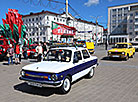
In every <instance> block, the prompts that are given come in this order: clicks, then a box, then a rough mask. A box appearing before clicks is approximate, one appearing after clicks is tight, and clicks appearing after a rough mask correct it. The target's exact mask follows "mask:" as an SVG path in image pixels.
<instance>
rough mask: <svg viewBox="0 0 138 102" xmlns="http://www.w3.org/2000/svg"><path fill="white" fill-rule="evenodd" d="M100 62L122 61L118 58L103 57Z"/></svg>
mask: <svg viewBox="0 0 138 102" xmlns="http://www.w3.org/2000/svg"><path fill="white" fill-rule="evenodd" d="M101 60H105V61H124V60H123V59H119V58H109V57H107V56H106V57H103V58H102V59H101Z"/></svg>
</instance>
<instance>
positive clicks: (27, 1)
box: [0, 0, 138, 28]
mask: <svg viewBox="0 0 138 102" xmlns="http://www.w3.org/2000/svg"><path fill="white" fill-rule="evenodd" d="M51 1H58V2H60V3H55V2H50V0H0V2H1V3H0V24H3V23H2V18H4V19H5V18H6V15H5V13H7V12H8V8H11V9H17V10H18V12H19V13H20V14H22V15H26V14H29V13H30V12H34V13H35V12H41V11H42V10H45V11H51V12H55V13H62V12H63V11H65V5H64V4H63V3H65V0H51ZM136 2H138V0H69V4H70V6H71V8H73V10H72V9H71V8H69V13H70V14H72V15H73V16H75V17H76V18H81V19H83V20H87V21H92V22H94V23H95V18H96V17H98V23H99V24H100V25H102V26H104V27H105V28H106V27H107V20H108V7H110V6H116V5H122V4H128V3H136Z"/></svg>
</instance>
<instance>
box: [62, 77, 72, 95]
mask: <svg viewBox="0 0 138 102" xmlns="http://www.w3.org/2000/svg"><path fill="white" fill-rule="evenodd" d="M70 89H71V80H70V77H69V76H66V77H65V79H64V81H63V84H62V86H61V87H60V92H61V93H62V94H66V93H68V92H69V91H70Z"/></svg>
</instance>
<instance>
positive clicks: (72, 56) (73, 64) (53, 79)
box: [19, 47, 98, 93]
mask: <svg viewBox="0 0 138 102" xmlns="http://www.w3.org/2000/svg"><path fill="white" fill-rule="evenodd" d="M97 61H98V59H97V57H96V56H91V55H90V54H89V52H88V50H87V49H86V48H75V47H66V48H65V47H61V48H52V49H50V50H49V51H48V53H47V55H46V61H42V62H38V63H34V64H30V65H26V66H24V67H23V68H22V70H21V76H20V78H19V79H20V80H24V81H25V82H27V84H28V85H31V86H36V87H59V89H60V91H61V92H62V93H68V92H69V91H70V89H71V83H72V82H74V81H75V80H77V79H79V78H81V77H83V76H85V75H87V77H88V78H91V77H93V75H94V68H95V67H96V66H97V65H98V64H97Z"/></svg>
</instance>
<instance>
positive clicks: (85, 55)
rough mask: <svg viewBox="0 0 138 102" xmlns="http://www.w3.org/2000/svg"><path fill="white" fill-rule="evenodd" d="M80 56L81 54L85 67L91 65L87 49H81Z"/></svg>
mask: <svg viewBox="0 0 138 102" xmlns="http://www.w3.org/2000/svg"><path fill="white" fill-rule="evenodd" d="M82 56H83V63H84V66H85V69H86V68H89V67H90V66H91V62H90V55H89V52H88V50H86V49H85V50H82Z"/></svg>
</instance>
